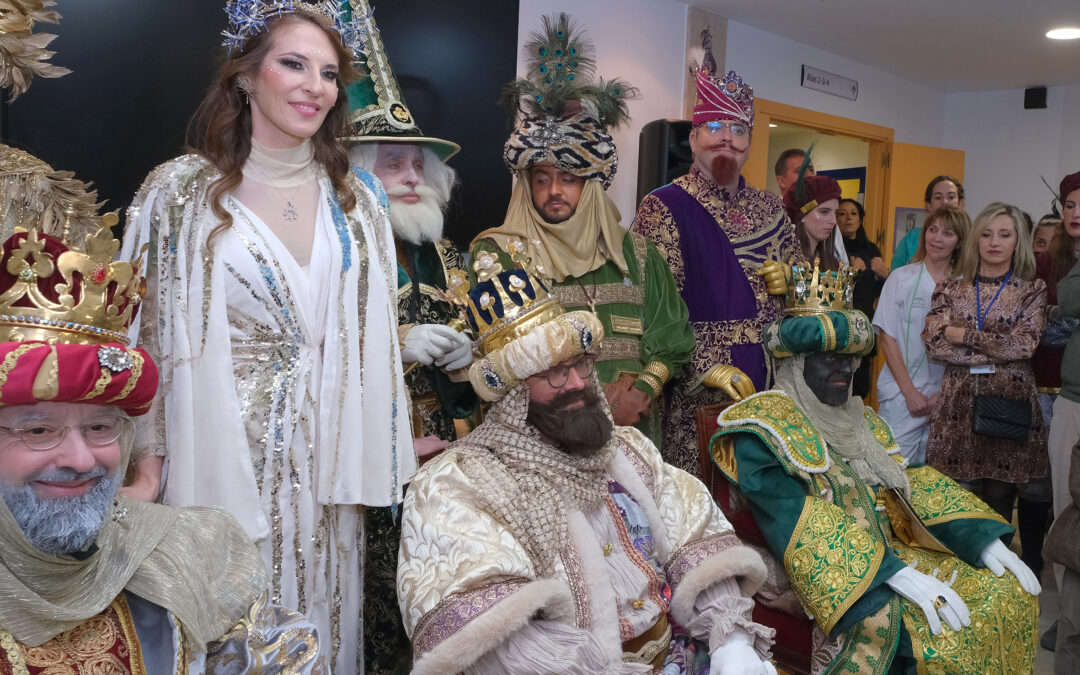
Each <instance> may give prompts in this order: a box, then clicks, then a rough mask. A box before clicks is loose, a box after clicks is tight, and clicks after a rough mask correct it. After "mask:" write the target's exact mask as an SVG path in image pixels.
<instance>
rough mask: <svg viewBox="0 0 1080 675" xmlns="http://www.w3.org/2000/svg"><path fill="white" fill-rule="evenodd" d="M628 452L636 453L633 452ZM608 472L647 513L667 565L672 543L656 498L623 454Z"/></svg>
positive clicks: (661, 557) (655, 541)
mask: <svg viewBox="0 0 1080 675" xmlns="http://www.w3.org/2000/svg"><path fill="white" fill-rule="evenodd" d="M628 451H629V452H634V451H633V450H628ZM608 472H609V474H610V475H611V477H612V478H614V479H615V482H616V483H618V484H619V485H621V486H623V488H624V489H625V490H626V491H627V492H628V493H630V496H631V497H633V498H634V501H636V502H637V503H638V506H640V507H641V510H642V511H644V512H645V519H646V520H648V521H649V528H650V529H651V530H652V538H653V544H654V545H655V546H656V552H657V555H658V557H659V558H660V561H661V563H663V564H666V563H667V561H668V559H670V558H671V553H672V551H671V542H670V541H669V540H668V536H667V528H666V527H664V520H663V518H661V517H660V509H658V508H657V507H656V498H655V497H653V495H652V493H650V492H649V489H648V488H647V487H645V482H644V481H642V480H641V476H640V475H639V474H638V472H637V469H635V468H634V466H633V465H632V464H630V460H629V459H627V458H626V455H624V454H623V453H621V452H617V453H615V459H614V460H613V461H612V462H611V464H609V465H608ZM655 478H656V479H657V480H660V479H662V478H663V477H662V476H656V477H655ZM729 529H730V527H729Z"/></svg>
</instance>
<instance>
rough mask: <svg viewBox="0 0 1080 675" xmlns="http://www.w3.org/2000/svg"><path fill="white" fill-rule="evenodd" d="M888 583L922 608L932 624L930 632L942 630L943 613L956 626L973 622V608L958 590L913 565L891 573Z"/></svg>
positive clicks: (968, 624)
mask: <svg viewBox="0 0 1080 675" xmlns="http://www.w3.org/2000/svg"><path fill="white" fill-rule="evenodd" d="M885 583H886V584H888V585H889V587H890V588H892V589H893V590H894V591H896V592H897V593H899V594H900V595H902V596H904V597H905V598H907V599H908V600H910V601H912V602H914V603H915V604H916V605H918V606H919V608H920V609H922V611H923V614H925V615H926V621H927V623H929V624H930V632H931V633H933V634H934V635H940V634H941V621H939V620H938V615H939V614H940V615H941V618H942V619H944V620H945V625H947V626H948V627H949V628H951V629H953V630H960V629H961V628H963V627H965V626H970V625H971V612H969V611H968V608H967V605H965V604H964V601H963V600H961V599H960V596H959V595H957V594H956V591H954V590H953V589H952V588H950V587H949V586H947V585H946V584H945V582H943V581H939V580H937V579H935V578H934V577H932V576H929V575H927V574H923V573H922V572H919V571H916V570H915V568H913V567H905V568H904V569H902V570H900V571H899V572H897V573H896V574H894V575H892V576H891V577H889V578H888V579H887V580H886V581H885ZM935 605H936V606H935Z"/></svg>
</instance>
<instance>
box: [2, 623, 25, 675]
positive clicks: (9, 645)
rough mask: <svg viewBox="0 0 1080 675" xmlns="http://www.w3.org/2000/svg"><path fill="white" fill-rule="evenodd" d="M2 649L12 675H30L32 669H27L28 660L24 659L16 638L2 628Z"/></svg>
mask: <svg viewBox="0 0 1080 675" xmlns="http://www.w3.org/2000/svg"><path fill="white" fill-rule="evenodd" d="M0 649H3V650H4V655H5V656H7V661H8V665H9V666H11V672H12V675H29V673H30V669H29V668H27V667H26V660H25V659H23V653H22V649H21V648H20V647H19V643H18V642H16V641H15V636H13V635H12V634H11V633H9V632H7V631H6V630H4V629H3V628H0Z"/></svg>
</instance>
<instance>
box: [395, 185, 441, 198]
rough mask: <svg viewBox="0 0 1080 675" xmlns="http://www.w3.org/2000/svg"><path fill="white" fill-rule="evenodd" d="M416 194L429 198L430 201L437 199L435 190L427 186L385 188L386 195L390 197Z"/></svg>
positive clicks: (437, 195)
mask: <svg viewBox="0 0 1080 675" xmlns="http://www.w3.org/2000/svg"><path fill="white" fill-rule="evenodd" d="M414 192H415V193H416V194H418V195H420V196H421V197H430V198H431V199H438V197H439V193H437V192H436V191H435V188H432V187H429V186H427V185H417V186H415V187H409V186H408V185H401V184H400V183H399V184H398V185H395V186H394V187H391V188H387V189H386V194H387V195H389V196H391V197H400V196H402V195H407V194H410V193H414Z"/></svg>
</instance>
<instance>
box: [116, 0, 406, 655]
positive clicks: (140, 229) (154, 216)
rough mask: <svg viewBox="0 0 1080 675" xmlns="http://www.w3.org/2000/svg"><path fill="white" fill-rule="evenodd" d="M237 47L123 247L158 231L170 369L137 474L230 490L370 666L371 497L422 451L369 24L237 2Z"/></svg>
mask: <svg viewBox="0 0 1080 675" xmlns="http://www.w3.org/2000/svg"><path fill="white" fill-rule="evenodd" d="M226 9H227V12H228V15H229V27H228V30H227V31H226V36H227V39H226V42H225V46H226V48H227V49H228V50H229V54H228V56H227V57H226V59H225V61H224V64H223V65H222V67H221V69H220V71H219V72H218V74H217V77H216V79H215V81H214V82H213V83H212V84H211V86H210V89H209V91H208V92H207V95H206V98H205V99H204V101H203V102H202V105H200V106H199V109H198V110H197V111H196V113H195V117H194V119H193V120H192V124H191V129H190V134H189V145H190V146H191V150H192V152H193V154H189V155H185V156H183V157H179V158H176V159H174V160H171V161H169V162H167V163H166V164H164V165H162V166H160V167H158V168H157V169H155V170H154V171H153V172H152V173H151V174H150V176H149V177H148V178H147V179H146V182H145V183H144V184H143V187H142V188H141V189H140V190H139V193H138V195H136V197H135V200H134V203H133V204H132V206H131V209H130V210H129V212H128V227H127V231H126V233H125V241H124V254H125V255H128V256H131V255H134V254H135V253H137V252H138V251H140V250H141V249H142V248H143V247H144V246H149V249H150V254H149V265H148V268H147V274H146V276H147V284H148V289H147V294H146V304H147V305H148V306H147V307H146V308H145V309H144V310H143V313H142V321H141V325H140V326H137V327H135V328H134V329H133V333H134V335H133V337H137V339H138V342H139V345H140V346H141V347H144V348H146V349H147V350H148V351H149V352H150V353H151V354H152V355H153V357H154V359H155V360H156V361H157V362H158V363H159V365H160V368H161V371H162V394H163V395H162V396H161V397H159V399H158V401H157V403H156V407H155V409H154V410H151V412H150V414H148V415H147V416H146V417H147V418H149V419H150V421H151V423H150V424H149V425H146V426H145V427H144V428H142V429H141V430H140V438H139V441H138V444H137V449H138V450H139V451H140V452H141V454H142V455H143V456H144V458H143V459H142V461H141V462H140V464H139V466H138V468H137V475H138V479H137V480H136V484H135V486H134V487H136V488H137V489H141V490H145V492H146V494H145V496H147V497H149V498H151V499H152V498H153V497H154V495H155V494H156V493H157V492H158V486H159V485H160V484H161V483H162V482H163V481H162V471H161V467H162V461H163V458H164V459H167V464H166V467H165V469H166V471H165V473H166V475H167V480H166V481H164V486H165V487H164V491H163V492H164V500H165V502H166V503H169V504H175V505H186V504H198V505H215V506H221V507H224V508H226V509H227V510H228V511H229V512H231V513H232V514H233V515H234V516H236V518H237V519H238V520H239V521H240V523H241V524H242V525H243V526H244V529H245V530H246V532H247V534H248V535H249V536H251V538H252V539H254V540H255V542H256V544H257V545H258V547H259V550H260V552H261V554H262V558H263V561H264V562H265V564H266V567H267V569H269V570H270V573H271V576H272V586H271V593H272V596H273V599H274V600H275V601H280V602H281V603H282V604H285V605H287V606H291V607H295V608H296V609H298V610H299V611H301V612H302V613H304V614H306V615H307V616H308V618H309V619H310V620H311V621H312V622H313V623H314V624H315V625H316V626H317V627H318V629H319V635H320V638H321V639H322V640H324V641H325V643H326V644H328V645H330V646H331V649H330V651H331V652H332V669H333V672H338V673H351V672H361V671H362V670H363V669H364V668H363V664H364V661H363V639H362V635H363V633H362V625H361V624H362V613H363V610H362V606H363V581H362V574H363V568H364V550H365V541H364V517H365V507H392V506H393V505H395V504H397V503H399V502H400V501H401V498H402V485H403V484H404V483H405V482H406V481H407V480H408V479H409V477H410V476H411V474H412V472H413V471H414V470H415V467H416V459H415V456H414V454H413V448H412V439H411V434H410V428H409V419H408V416H407V415H408V406H407V404H406V397H405V385H404V380H403V379H402V372H401V357H400V348H399V344H398V333H397V310H396V306H395V302H394V297H395V289H396V265H395V262H394V244H393V236H392V234H391V231H390V223H389V220H388V218H387V205H386V196H385V192H383V190H382V187H381V185H380V184H379V183H378V181H377V180H376V179H375V178H374V177H373V176H372V175H371V174H369V173H367V172H363V171H353V170H350V167H349V162H348V156H347V154H346V151H345V148H344V147H343V146H342V145H341V144H340V143H339V142H338V140H337V139H338V138H339V137H341V136H343V135H344V133H345V130H346V122H347V116H348V113H349V104H348V100H347V97H346V94H345V84H346V83H347V82H348V81H349V80H350V79H354V78H355V77H356V76H357V73H356V72H355V71H354V69H353V67H352V65H351V64H352V63H353V62H354V61H355V60H356V58H357V54H358V53H359V49H360V47H361V44H360V42H359V39H360V36H361V35H363V33H364V27H363V26H362V25H361V24H360V23H359V22H362V21H363V17H360V19H359V22H358V21H353V20H351V19H350V18H349V17H348V16H347V15H345V16H343V15H342V14H341V13H340V12H339V11H338V10H337V8H336V4H335V3H326V2H317V3H306V2H300V1H296V2H291V3H269V2H263V3H251V2H241V1H239V0H233V1H232V2H230V3H229V4H228V6H227V8H226Z"/></svg>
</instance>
